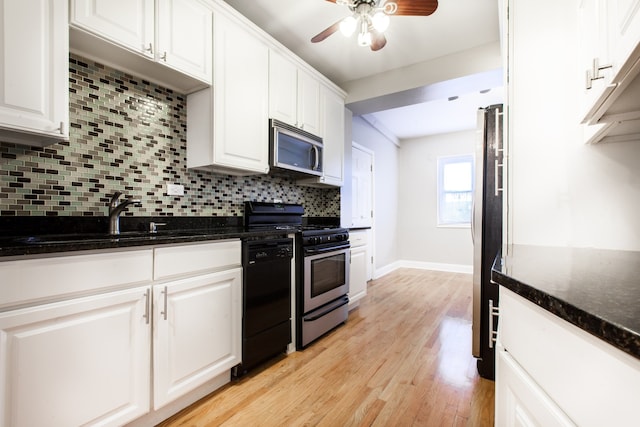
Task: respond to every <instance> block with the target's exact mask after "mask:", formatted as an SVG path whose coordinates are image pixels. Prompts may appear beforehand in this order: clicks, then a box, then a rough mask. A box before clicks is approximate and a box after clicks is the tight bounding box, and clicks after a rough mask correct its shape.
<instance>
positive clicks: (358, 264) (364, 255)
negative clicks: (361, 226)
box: [349, 230, 371, 308]
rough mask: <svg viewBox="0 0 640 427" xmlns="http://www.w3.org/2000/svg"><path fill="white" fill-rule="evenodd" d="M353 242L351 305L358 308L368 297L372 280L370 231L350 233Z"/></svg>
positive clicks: (350, 269)
mask: <svg viewBox="0 0 640 427" xmlns="http://www.w3.org/2000/svg"><path fill="white" fill-rule="evenodd" d="M349 240H350V242H351V265H350V267H349V304H350V306H351V307H352V308H353V307H357V305H358V304H359V301H360V300H361V299H362V298H364V297H365V296H366V295H367V282H368V281H369V279H370V275H369V267H370V265H371V263H370V261H369V260H370V259H371V257H370V256H369V230H352V231H350V232H349Z"/></svg>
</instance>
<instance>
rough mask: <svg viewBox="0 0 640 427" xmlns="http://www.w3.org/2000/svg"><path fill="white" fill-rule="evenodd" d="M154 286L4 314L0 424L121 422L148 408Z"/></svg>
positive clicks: (63, 425) (1, 316)
mask: <svg viewBox="0 0 640 427" xmlns="http://www.w3.org/2000/svg"><path fill="white" fill-rule="evenodd" d="M149 298H150V288H149V287H140V288H135V289H129V290H125V291H118V292H111V293H107V294H103V295H97V296H92V297H85V298H79V299H74V300H69V301H64V302H57V303H52V304H45V305H41V306H37V307H32V308H26V309H20V310H13V311H8V312H5V313H2V314H0V354H1V355H2V357H0V387H2V388H1V389H0V390H2V393H0V396H3V397H2V409H1V410H0V414H1V417H2V419H0V424H1V425H4V426H14V427H21V426H25V427H31V426H51V427H53V426H61V427H66V426H78V425H89V424H91V425H96V424H99V425H113V426H117V425H122V424H125V423H126V422H128V421H131V420H133V419H135V418H138V417H139V416H140V415H143V414H145V413H147V412H148V410H149V394H150V392H149V375H150V369H149V360H150V357H151V355H150V348H151V344H150V326H149V324H148V323H149V305H150V300H149Z"/></svg>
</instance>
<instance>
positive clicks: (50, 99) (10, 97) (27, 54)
mask: <svg viewBox="0 0 640 427" xmlns="http://www.w3.org/2000/svg"><path fill="white" fill-rule="evenodd" d="M0 16H1V17H2V27H1V29H0V136H1V137H2V139H3V140H4V141H11V142H17V143H26V144H30V145H45V144H46V143H53V142H55V141H56V140H64V139H69V130H68V128H69V126H68V123H69V93H68V91H69V89H68V88H69V77H68V75H69V72H68V70H69V37H68V13H67V5H66V3H65V2H60V1H49V0H21V1H14V0H0Z"/></svg>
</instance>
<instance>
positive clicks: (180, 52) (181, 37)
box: [156, 0, 212, 83]
mask: <svg viewBox="0 0 640 427" xmlns="http://www.w3.org/2000/svg"><path fill="white" fill-rule="evenodd" d="M157 5H158V13H157V19H158V21H157V22H158V42H157V45H158V47H157V49H156V58H157V59H158V60H160V61H164V62H165V64H166V65H168V66H170V67H173V68H175V69H176V70H178V71H182V72H184V73H187V74H190V75H192V76H194V77H196V78H198V79H200V80H203V81H206V82H209V83H211V67H212V57H211V44H212V40H211V37H212V15H211V10H210V9H209V8H207V7H206V6H204V5H203V4H201V3H199V2H197V1H194V0H161V1H158V3H157Z"/></svg>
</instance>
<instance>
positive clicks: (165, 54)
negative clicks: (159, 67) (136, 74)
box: [160, 51, 167, 62]
mask: <svg viewBox="0 0 640 427" xmlns="http://www.w3.org/2000/svg"><path fill="white" fill-rule="evenodd" d="M160 59H162V60H163V61H164V62H167V52H166V51H165V52H164V53H163V54H162V56H161V57H160Z"/></svg>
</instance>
